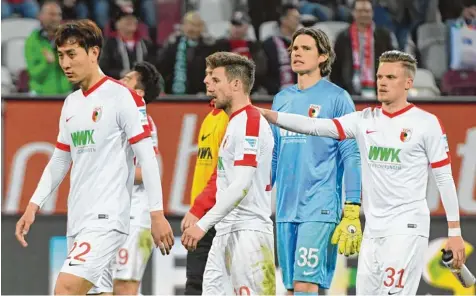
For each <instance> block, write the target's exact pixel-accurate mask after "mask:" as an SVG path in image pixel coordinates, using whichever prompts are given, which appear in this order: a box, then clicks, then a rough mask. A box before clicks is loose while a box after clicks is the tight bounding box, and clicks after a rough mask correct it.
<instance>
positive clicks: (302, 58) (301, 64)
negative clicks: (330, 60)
mask: <svg viewBox="0 0 476 296" xmlns="http://www.w3.org/2000/svg"><path fill="white" fill-rule="evenodd" d="M326 58H327V57H326V56H324V55H319V52H318V50H317V46H316V41H315V40H314V38H312V37H311V36H309V35H307V34H302V35H299V36H297V37H296V39H294V43H293V46H292V48H291V68H292V70H293V72H295V73H297V74H307V73H312V72H314V71H316V70H318V69H319V63H321V62H323V61H325V60H326Z"/></svg>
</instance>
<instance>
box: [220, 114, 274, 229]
mask: <svg viewBox="0 0 476 296" xmlns="http://www.w3.org/2000/svg"><path fill="white" fill-rule="evenodd" d="M273 148H274V138H273V134H272V132H271V128H270V126H269V124H268V122H267V121H266V119H265V118H264V117H263V116H261V114H260V113H259V111H258V110H257V109H256V108H255V107H253V106H252V105H248V106H246V107H244V108H242V109H240V110H238V111H236V112H234V113H233V114H232V115H231V116H230V121H229V123H228V126H227V129H226V132H225V136H224V137H223V141H222V143H221V146H220V150H219V152H218V163H217V181H216V182H217V194H216V196H217V202H218V199H219V198H226V196H221V195H222V194H220V193H221V192H223V191H225V190H226V189H227V188H228V187H229V186H230V184H231V182H233V180H234V179H235V178H236V175H235V170H234V167H236V166H253V167H256V172H255V175H254V177H253V181H252V184H251V187H250V188H249V190H248V191H247V192H243V198H242V200H240V202H239V204H238V205H237V207H235V208H234V209H233V210H232V211H231V212H230V213H229V214H228V215H226V216H225V218H223V220H221V221H220V222H219V223H218V224H217V225H216V226H215V229H216V230H217V233H218V234H223V233H228V232H232V231H237V230H242V229H250V230H259V231H264V232H269V233H273V232H272V231H273V223H272V221H271V218H270V216H271V185H270V176H271V160H272V155H273ZM220 196H221V197H220Z"/></svg>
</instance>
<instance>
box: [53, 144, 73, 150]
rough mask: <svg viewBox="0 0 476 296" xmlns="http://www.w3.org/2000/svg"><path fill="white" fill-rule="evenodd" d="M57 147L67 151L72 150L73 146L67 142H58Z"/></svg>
mask: <svg viewBox="0 0 476 296" xmlns="http://www.w3.org/2000/svg"><path fill="white" fill-rule="evenodd" d="M56 148H58V149H60V150H63V151H66V152H70V151H71V148H70V147H69V145H66V144H63V143H60V142H56Z"/></svg>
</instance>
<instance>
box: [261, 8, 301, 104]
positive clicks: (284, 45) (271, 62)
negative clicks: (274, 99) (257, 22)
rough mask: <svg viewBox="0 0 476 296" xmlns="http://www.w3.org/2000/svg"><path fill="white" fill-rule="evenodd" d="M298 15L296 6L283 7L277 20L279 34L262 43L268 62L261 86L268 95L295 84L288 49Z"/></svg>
mask: <svg viewBox="0 0 476 296" xmlns="http://www.w3.org/2000/svg"><path fill="white" fill-rule="evenodd" d="M299 20H300V14H299V11H298V9H297V7H296V6H294V5H291V4H286V5H283V7H282V10H281V16H280V18H279V21H278V24H279V32H276V35H275V36H271V37H269V38H268V39H266V40H265V41H264V42H263V49H264V52H265V54H266V58H267V61H268V67H267V68H268V73H267V74H266V77H265V79H264V81H263V86H264V87H265V88H266V90H267V91H268V94H270V95H275V94H277V93H278V92H279V91H280V90H281V89H283V88H286V87H289V86H291V85H293V84H295V83H296V74H294V72H293V71H292V70H291V59H290V57H289V52H288V48H289V46H290V45H291V41H292V40H291V39H292V37H293V33H294V32H295V31H296V30H297V29H298V27H299V25H300V23H299Z"/></svg>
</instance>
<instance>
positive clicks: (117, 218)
mask: <svg viewBox="0 0 476 296" xmlns="http://www.w3.org/2000/svg"><path fill="white" fill-rule="evenodd" d="M149 136H150V129H149V124H148V122H147V115H146V108H145V102H144V100H143V99H142V98H141V97H140V96H139V95H138V94H137V93H136V92H134V91H133V90H130V89H128V88H127V87H125V86H123V85H122V84H121V83H120V82H117V81H116V80H113V79H112V78H109V77H104V78H103V79H101V80H100V81H99V82H98V83H97V84H95V85H94V86H92V87H91V88H90V89H89V90H88V91H87V92H83V91H82V90H78V91H75V92H74V93H72V94H70V95H69V96H68V97H67V98H66V100H65V102H64V105H63V109H62V111H61V117H60V124H59V135H58V140H57V145H56V147H57V148H59V149H62V150H64V151H70V153H71V158H72V161H73V166H72V169H71V186H70V192H69V196H68V230H67V234H68V235H75V234H77V233H78V232H79V231H80V230H81V229H83V228H85V227H95V228H97V227H101V228H105V229H115V230H118V231H120V232H123V233H128V232H129V224H130V204H131V194H132V186H133V182H134V164H133V158H134V155H133V151H132V147H131V144H134V143H136V142H138V141H140V140H142V139H143V138H145V137H149Z"/></svg>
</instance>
